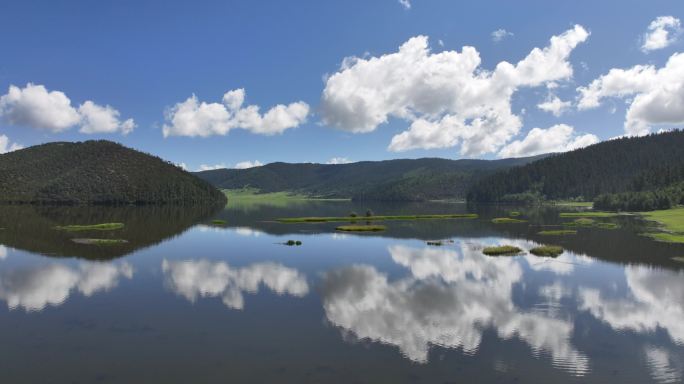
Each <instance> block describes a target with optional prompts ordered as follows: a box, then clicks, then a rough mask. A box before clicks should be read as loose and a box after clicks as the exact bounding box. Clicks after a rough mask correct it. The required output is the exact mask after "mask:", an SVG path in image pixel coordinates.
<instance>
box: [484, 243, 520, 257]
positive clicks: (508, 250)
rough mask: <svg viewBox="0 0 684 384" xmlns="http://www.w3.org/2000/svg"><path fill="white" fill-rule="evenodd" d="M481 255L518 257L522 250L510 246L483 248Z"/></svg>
mask: <svg viewBox="0 0 684 384" xmlns="http://www.w3.org/2000/svg"><path fill="white" fill-rule="evenodd" d="M482 253H484V254H485V255H489V256H503V255H518V254H520V253H522V249H520V248H518V247H515V246H512V245H500V246H496V247H485V248H484V249H483V250H482Z"/></svg>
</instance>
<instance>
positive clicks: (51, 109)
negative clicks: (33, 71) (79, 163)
mask: <svg viewBox="0 0 684 384" xmlns="http://www.w3.org/2000/svg"><path fill="white" fill-rule="evenodd" d="M0 117H3V118H4V119H5V120H6V121H7V122H9V123H10V124H12V125H20V126H27V127H31V128H35V129H39V130H45V131H50V132H55V133H56V132H62V131H65V130H67V129H69V128H72V127H74V126H79V125H80V127H81V129H80V132H82V133H114V132H121V133H122V134H124V135H125V134H128V133H130V132H131V131H132V130H133V129H134V128H135V122H134V121H133V119H127V120H125V121H123V122H121V121H120V120H119V111H117V110H116V109H114V108H112V107H111V106H109V105H107V106H100V105H97V104H95V103H94V102H92V101H90V100H87V101H85V102H84V103H83V104H81V105H80V106H79V107H78V109H76V108H75V107H73V106H72V105H71V100H70V99H69V98H68V97H67V96H66V95H65V94H64V93H63V92H60V91H48V90H47V88H45V86H43V85H35V84H32V83H28V84H26V87H24V88H19V87H17V86H15V85H10V87H9V90H8V92H7V94H5V95H2V96H0Z"/></svg>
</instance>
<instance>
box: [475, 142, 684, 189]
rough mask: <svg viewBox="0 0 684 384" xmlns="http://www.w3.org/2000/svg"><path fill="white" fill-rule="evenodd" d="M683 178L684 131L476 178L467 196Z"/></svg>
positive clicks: (653, 185)
mask: <svg viewBox="0 0 684 384" xmlns="http://www.w3.org/2000/svg"><path fill="white" fill-rule="evenodd" d="M683 180H684V131H681V130H676V131H671V132H665V133H660V134H651V135H648V136H643V137H629V138H620V139H614V140H609V141H604V142H601V143H598V144H595V145H591V146H589V147H586V148H582V149H578V150H575V151H572V152H566V153H562V154H557V155H554V156H550V157H548V158H545V159H542V160H538V161H535V162H533V163H530V164H527V165H524V166H522V167H515V168H511V169H508V170H504V171H501V172H497V173H495V174H492V175H489V176H487V177H485V178H483V179H481V180H479V181H478V182H477V183H476V184H475V185H474V186H473V187H472V188H471V190H470V192H469V193H468V200H470V201H479V202H496V201H515V200H524V199H526V198H531V197H534V196H537V197H540V198H545V199H567V198H581V199H585V200H591V199H594V198H595V197H597V196H598V195H601V194H608V193H618V192H627V191H630V192H635V191H654V190H657V189H661V188H663V187H666V186H670V185H673V184H675V183H677V182H679V181H683Z"/></svg>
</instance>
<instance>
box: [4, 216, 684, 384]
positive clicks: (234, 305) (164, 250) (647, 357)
mask: <svg viewBox="0 0 684 384" xmlns="http://www.w3.org/2000/svg"><path fill="white" fill-rule="evenodd" d="M289 238H297V239H301V240H303V242H304V245H303V246H301V247H287V246H284V245H282V244H281V243H282V242H284V241H285V240H287V239H289ZM500 243H507V244H513V245H517V246H519V247H520V248H523V249H525V250H529V249H530V248H532V247H533V246H535V245H536V244H535V243H533V242H530V241H526V240H511V239H509V240H504V239H501V238H496V237H490V238H471V239H468V238H461V239H456V241H455V242H454V243H453V244H449V245H446V246H443V247H430V246H426V245H424V243H423V242H421V241H417V240H397V239H388V238H379V237H367V236H364V237H358V236H354V235H346V234H343V235H340V234H319V235H307V234H302V235H299V236H291V235H290V236H272V235H268V234H266V233H263V232H260V231H258V230H254V229H251V228H248V227H238V228H233V229H221V228H216V227H209V226H198V227H195V228H193V229H192V230H190V231H188V232H186V233H185V234H183V235H181V236H180V237H178V238H175V239H172V240H169V241H167V242H165V243H162V244H160V245H158V246H156V247H152V248H148V249H145V250H142V251H139V252H135V253H134V254H132V255H130V256H129V257H126V258H124V259H121V260H115V261H112V262H92V261H82V260H65V259H53V258H46V257H42V256H40V257H39V256H33V255H30V254H28V253H26V252H23V251H19V250H15V249H12V248H7V247H5V246H0V300H2V301H4V302H5V303H6V306H7V308H8V311H9V312H11V313H17V312H20V313H24V314H25V316H33V317H36V316H41V314H43V313H46V312H48V311H51V310H53V309H54V308H57V307H64V308H66V309H68V308H69V302H70V298H74V297H81V298H85V299H87V300H88V302H92V303H95V302H96V301H97V300H98V299H99V298H103V297H105V296H107V295H108V294H111V292H115V291H116V290H117V289H120V288H119V287H121V286H124V285H128V292H134V293H135V294H136V295H138V296H139V298H138V299H139V300H140V297H145V296H146V295H149V296H154V297H160V295H161V297H164V300H165V303H166V304H165V305H177V304H173V303H179V302H186V303H187V302H191V303H198V302H200V301H204V302H206V303H207V304H209V305H213V304H211V303H215V304H218V305H221V306H225V307H224V310H226V311H231V310H244V309H245V308H249V306H250V300H252V299H251V298H254V299H256V298H258V297H264V296H265V297H272V298H278V300H284V299H285V298H288V299H289V300H304V299H306V298H310V299H314V300H315V301H316V303H317V306H318V309H315V308H313V307H307V308H309V309H308V310H307V311H302V312H299V313H297V315H296V316H299V317H300V318H302V319H303V318H304V317H313V316H321V314H322V315H323V317H324V319H325V320H326V321H325V323H323V324H321V327H326V326H328V325H332V326H334V329H336V331H337V332H338V335H339V336H338V337H339V340H340V341H342V342H343V343H349V342H351V343H352V344H353V343H354V342H355V341H359V340H362V341H365V342H368V343H370V344H367V345H370V346H371V348H372V346H373V345H384V346H390V347H392V348H395V350H396V351H398V352H400V353H401V354H402V355H403V356H404V357H405V359H406V361H407V362H411V363H414V364H415V363H417V364H421V365H427V364H431V363H434V362H435V361H434V352H435V351H437V350H454V351H459V352H460V353H462V354H463V355H465V356H471V357H473V358H478V356H479V355H480V354H481V353H482V352H481V351H482V349H483V346H485V345H486V343H487V341H486V340H487V337H486V334H487V333H488V332H489V333H493V334H494V335H495V336H496V339H498V343H500V348H506V345H509V344H510V343H512V342H514V341H517V342H521V343H523V344H524V346H525V348H526V350H527V352H526V354H527V357H526V358H527V359H533V360H536V361H540V362H543V363H544V364H548V365H550V366H552V367H554V368H555V369H557V370H558V371H561V372H565V373H566V374H567V375H568V377H584V378H587V377H590V375H592V374H595V373H596V372H597V371H601V370H606V367H609V366H610V364H611V363H610V361H606V360H605V356H602V355H601V353H599V352H597V349H595V348H594V347H593V346H592V344H591V339H592V338H593V335H596V334H599V333H601V334H602V335H603V336H602V337H605V338H607V339H610V340H611V343H614V345H615V346H616V347H615V348H618V350H612V351H611V353H613V354H615V355H618V356H621V357H620V358H619V359H616V360H615V362H616V363H619V364H631V365H632V366H639V367H642V368H643V369H644V370H647V371H648V375H649V377H650V378H651V379H653V380H654V381H656V382H679V381H681V380H682V377H683V371H684V367H683V365H684V363H682V361H684V322H683V321H682V319H684V272H682V270H679V271H676V270H667V269H661V268H653V267H648V266H644V265H638V264H632V265H620V264H613V263H608V262H604V261H600V260H598V259H594V258H592V257H589V256H587V255H579V254H574V253H571V252H565V253H564V254H562V255H561V256H559V257H558V258H540V257H536V256H532V255H530V254H526V255H524V256H516V257H489V256H485V255H484V254H483V253H482V248H483V247H484V246H486V245H491V244H500ZM119 300H126V297H120V298H119ZM169 303H171V304H169ZM267 303H269V302H267ZM116 304H117V302H116V301H114V302H113V305H116ZM149 305H150V306H151V308H152V309H153V308H154V305H155V303H154V302H151V303H150V304H149ZM160 305H161V304H160ZM262 305H263V303H262ZM226 307H227V308H226ZM173 308H174V309H173V310H176V311H181V310H183V311H188V310H193V309H192V308H193V307H190V308H191V309H188V307H173ZM74 310H75V309H74ZM79 310H80V311H83V310H84V308H83V307H80V308H79ZM85 310H87V307H86V309H85ZM239 313H240V311H237V314H238V315H239ZM5 315H6V313H4V312H2V313H0V318H2V316H5ZM89 316H97V314H96V313H90V314H89ZM326 324H328V325H326ZM254 342H255V343H267V342H268V341H267V340H255V341H254ZM623 344H624V345H629V348H628V349H624V350H623V349H619V347H618V346H619V345H623ZM338 347H339V346H337V345H328V346H327V348H338ZM517 358H523V357H521V356H518V357H517ZM613 358H614V357H613ZM492 364H494V367H495V369H504V368H502V367H505V364H504V363H503V362H502V361H501V360H497V361H495V362H492ZM496 367H499V368H496Z"/></svg>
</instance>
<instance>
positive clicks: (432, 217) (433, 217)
mask: <svg viewBox="0 0 684 384" xmlns="http://www.w3.org/2000/svg"><path fill="white" fill-rule="evenodd" d="M477 217H478V216H477V214H475V213H453V214H444V215H396V216H388V215H378V216H332V217H315V216H312V217H283V218H278V219H276V221H278V222H280V223H326V222H345V221H348V222H355V221H386V220H440V219H476V218H477Z"/></svg>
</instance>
